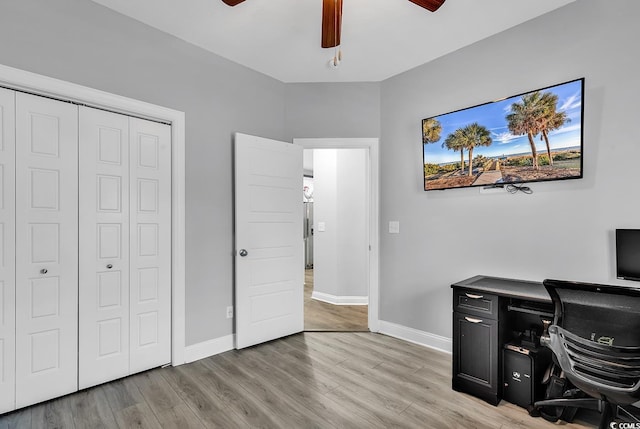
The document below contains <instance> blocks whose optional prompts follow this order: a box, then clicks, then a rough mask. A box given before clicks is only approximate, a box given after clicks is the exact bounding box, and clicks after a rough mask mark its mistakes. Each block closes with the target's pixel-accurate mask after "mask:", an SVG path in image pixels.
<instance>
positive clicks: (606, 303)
mask: <svg viewBox="0 0 640 429" xmlns="http://www.w3.org/2000/svg"><path fill="white" fill-rule="evenodd" d="M543 284H544V286H545V288H546V289H547V291H548V292H549V295H550V296H551V299H552V300H553V303H554V307H555V311H554V322H553V325H552V326H551V327H550V328H549V336H550V344H549V347H550V348H551V349H552V350H553V352H554V354H555V355H556V358H557V360H558V363H559V364H560V367H561V368H562V369H563V371H564V372H565V374H566V376H567V378H568V379H569V380H570V381H571V382H572V383H573V384H574V385H576V386H577V387H578V388H580V389H581V390H583V391H584V392H585V393H587V394H589V395H590V396H593V397H596V398H602V399H606V400H608V401H610V402H613V403H617V404H630V403H633V402H636V401H637V400H638V398H640V289H632V288H624V287H619V286H607V285H597V284H590V283H578V282H568V281H561V280H545V281H544V282H543Z"/></svg>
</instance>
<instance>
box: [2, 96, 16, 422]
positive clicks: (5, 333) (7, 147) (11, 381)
mask: <svg viewBox="0 0 640 429" xmlns="http://www.w3.org/2000/svg"><path fill="white" fill-rule="evenodd" d="M14 167H15V92H14V91H9V90H7V89H3V88H0V414H2V413H5V412H7V411H10V410H13V409H14V408H15V377H14V372H15V353H16V350H15V330H16V325H15V302H16V300H15V262H16V259H15V205H14V203H15V170H14Z"/></svg>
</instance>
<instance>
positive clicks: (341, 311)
mask: <svg viewBox="0 0 640 429" xmlns="http://www.w3.org/2000/svg"><path fill="white" fill-rule="evenodd" d="M304 277H305V278H304V330H305V331H364V332H367V331H369V322H368V314H369V306H368V305H333V304H329V303H326V302H322V301H318V300H316V299H312V298H311V294H312V292H313V270H305V276H304Z"/></svg>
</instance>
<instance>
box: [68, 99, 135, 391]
mask: <svg viewBox="0 0 640 429" xmlns="http://www.w3.org/2000/svg"><path fill="white" fill-rule="evenodd" d="M79 114H80V136H79V141H80V144H79V146H80V147H79V161H80V162H79V165H80V167H79V169H80V170H79V171H80V173H79V174H80V178H81V180H80V184H79V192H80V194H79V204H80V213H82V216H80V225H79V227H80V228H79V234H80V235H79V242H80V246H81V249H82V251H81V252H80V256H79V261H80V271H79V298H78V299H79V303H80V306H79V309H78V311H79V314H78V319H79V331H78V335H79V341H78V346H79V347H78V384H79V388H80V389H84V388H87V387H90V386H94V385H96V384H100V383H104V382H106V381H109V380H114V379H116V378H120V377H124V376H126V375H129V118H128V117H127V116H124V115H119V114H116V113H111V112H106V111H104V110H98V109H92V108H88V107H80V112H79Z"/></svg>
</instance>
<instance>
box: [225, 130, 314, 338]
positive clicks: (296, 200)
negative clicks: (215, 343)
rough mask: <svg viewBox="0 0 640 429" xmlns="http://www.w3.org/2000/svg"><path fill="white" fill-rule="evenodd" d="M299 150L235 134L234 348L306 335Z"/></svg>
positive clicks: (294, 146)
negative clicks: (304, 333) (295, 335)
mask: <svg viewBox="0 0 640 429" xmlns="http://www.w3.org/2000/svg"><path fill="white" fill-rule="evenodd" d="M301 190H302V147H300V146H297V145H293V144H290V143H285V142H279V141H275V140H269V139H264V138H260V137H254V136H249V135H246V134H239V133H236V135H235V227H236V231H235V232H236V242H235V244H236V256H235V270H236V291H235V292H236V293H235V295H236V304H235V308H236V347H237V348H244V347H249V346H251V345H254V344H259V343H262V342H265V341H269V340H273V339H276V338H280V337H283V336H285V335H290V334H294V333H297V332H301V331H302V330H303V329H304V307H303V302H304V301H303V300H304V295H303V293H304V271H303V238H302V232H303V231H302V203H301V201H300V200H301V196H300V193H301Z"/></svg>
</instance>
